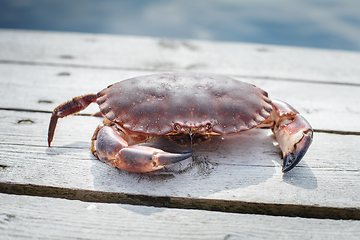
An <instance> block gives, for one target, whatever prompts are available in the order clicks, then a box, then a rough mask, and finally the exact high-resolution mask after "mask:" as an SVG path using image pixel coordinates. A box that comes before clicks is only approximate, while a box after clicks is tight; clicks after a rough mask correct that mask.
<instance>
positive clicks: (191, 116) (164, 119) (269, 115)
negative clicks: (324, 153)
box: [48, 73, 313, 173]
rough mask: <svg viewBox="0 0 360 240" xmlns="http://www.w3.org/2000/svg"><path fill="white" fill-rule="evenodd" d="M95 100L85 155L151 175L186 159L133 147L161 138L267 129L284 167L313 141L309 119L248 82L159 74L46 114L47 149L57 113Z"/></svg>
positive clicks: (120, 84) (115, 86)
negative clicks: (92, 128) (98, 118)
mask: <svg viewBox="0 0 360 240" xmlns="http://www.w3.org/2000/svg"><path fill="white" fill-rule="evenodd" d="M94 102H96V103H97V104H98V105H99V108H100V112H98V113H96V114H94V115H96V116H101V117H103V118H104V120H103V123H102V124H100V125H99V126H98V127H97V128H96V130H95V132H94V134H93V136H92V139H91V147H90V149H91V152H92V153H93V154H94V155H95V156H96V157H97V158H98V159H99V160H101V161H102V162H105V163H107V164H109V165H110V166H112V167H117V168H119V169H121V170H124V171H128V172H138V173H140V172H151V171H155V170H158V169H161V168H163V167H164V166H167V165H169V164H173V163H176V162H179V161H182V160H185V159H187V158H189V157H191V155H192V152H191V151H190V152H185V153H170V152H165V151H163V150H161V149H157V148H153V147H149V146H143V145H137V144H140V143H145V142H149V141H151V140H153V139H156V138H157V137H159V136H163V135H165V136H166V137H167V138H169V139H171V140H173V141H174V142H176V143H182V142H184V140H186V139H189V141H190V144H191V146H193V145H195V144H198V143H200V142H205V141H208V140H210V139H211V137H212V136H213V135H222V134H235V133H240V132H244V131H248V130H250V129H253V128H270V129H272V131H273V133H274V135H275V138H276V140H277V142H278V143H279V146H280V149H281V151H282V157H283V166H282V172H284V173H285V172H288V171H289V170H291V169H293V168H294V167H295V166H296V165H297V164H298V163H299V162H300V160H301V159H302V158H303V156H304V155H305V153H306V152H307V150H308V148H309V147H310V145H311V142H312V139H313V129H312V127H311V126H310V124H309V123H308V121H307V120H306V119H305V118H304V117H303V116H302V115H300V114H299V112H298V111H297V110H295V109H294V108H293V107H292V106H290V105H289V104H287V103H285V102H283V101H279V100H270V99H269V98H268V94H267V93H266V92H265V91H264V90H262V89H260V88H258V87H256V86H254V85H251V84H249V83H245V82H241V81H238V80H235V79H232V78H230V77H225V76H219V75H203V74H191V73H172V74H170V73H163V74H153V75H147V76H141V77H135V78H131V79H127V80H124V81H121V82H118V83H115V84H113V85H110V86H108V87H107V88H105V89H103V90H102V91H100V92H99V93H97V94H87V95H83V96H80V97H75V98H73V99H72V100H70V101H67V102H65V103H63V104H61V105H59V106H58V107H56V108H55V109H54V111H53V113H52V116H51V120H50V124H49V132H48V145H49V147H50V145H51V142H52V140H53V137H54V132H55V128H56V124H57V121H58V119H59V118H63V117H66V116H68V115H72V114H75V113H78V112H80V111H81V110H83V109H85V108H86V107H87V106H88V105H89V104H91V103H94Z"/></svg>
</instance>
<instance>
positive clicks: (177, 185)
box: [0, 111, 360, 209]
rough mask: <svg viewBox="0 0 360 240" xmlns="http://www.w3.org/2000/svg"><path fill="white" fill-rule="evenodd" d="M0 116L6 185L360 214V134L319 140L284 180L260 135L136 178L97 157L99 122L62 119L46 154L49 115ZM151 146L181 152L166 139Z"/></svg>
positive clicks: (207, 148)
mask: <svg viewBox="0 0 360 240" xmlns="http://www.w3.org/2000/svg"><path fill="white" fill-rule="evenodd" d="M29 114H30V115H29ZM1 115H2V118H0V133H1V135H0V149H1V150H0V165H1V166H3V170H2V171H1V173H2V174H1V175H0V181H1V182H3V183H12V184H35V185H42V186H55V187H63V188H70V189H85V190H95V191H104V192H121V193H127V194H143V195H151V196H174V197H183V198H200V199H211V200H216V199H218V200H219V199H224V200H233V201H245V202H256V203H279V204H300V205H309V206H322V207H334V208H354V209H359V201H360V198H359V191H360V190H359V189H360V174H359V169H360V163H359V162H358V161H354V159H356V158H357V156H358V155H359V154H360V152H359V148H358V146H359V144H360V136H349V135H337V134H323V133H318V134H316V141H314V143H313V145H312V146H311V148H310V150H309V152H308V154H307V155H306V156H305V157H304V159H303V161H302V162H300V164H299V166H298V167H297V168H295V169H293V170H292V171H291V172H289V173H287V174H285V175H283V174H282V173H281V167H280V165H281V160H280V151H279V149H278V148H277V147H276V146H274V145H273V144H272V142H273V141H274V138H273V136H268V134H269V132H270V131H269V130H261V129H258V130H253V131H252V133H251V132H247V133H244V134H241V135H237V136H227V137H225V138H224V139H222V138H221V137H220V138H216V139H213V141H211V142H209V143H207V144H203V145H199V146H196V148H194V149H193V150H194V156H195V157H194V158H193V159H189V160H186V161H185V162H182V163H179V164H175V165H174V166H172V167H168V168H166V170H164V171H160V172H158V173H156V172H154V173H149V174H134V173H127V172H123V171H121V170H118V169H115V168H112V167H109V166H108V165H106V164H104V163H102V162H100V161H98V160H97V159H96V158H95V157H93V156H92V155H91V153H90V151H89V146H90V137H91V135H92V129H94V128H95V126H96V125H97V124H98V123H99V121H100V119H98V118H93V117H85V116H75V117H68V118H65V119H62V121H61V124H59V126H58V129H57V135H56V138H55V140H54V147H51V148H47V146H46V132H47V122H48V117H49V116H48V114H44V113H27V112H12V111H1ZM27 119H28V121H21V120H27ZM84 122H86V124H81V123H84ZM79 123H80V124H79ZM74 126H76V127H74ZM88 127H90V129H87V128H88ZM85 130H87V131H85ZM152 144H153V145H154V146H156V147H163V148H164V149H166V150H170V151H177V150H179V147H178V146H174V145H173V144H172V143H169V142H168V141H166V140H164V139H160V140H157V141H155V142H154V143H152Z"/></svg>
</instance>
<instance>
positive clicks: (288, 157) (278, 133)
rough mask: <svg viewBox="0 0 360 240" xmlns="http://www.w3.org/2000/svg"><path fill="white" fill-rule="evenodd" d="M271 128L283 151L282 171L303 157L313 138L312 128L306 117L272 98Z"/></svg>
mask: <svg viewBox="0 0 360 240" xmlns="http://www.w3.org/2000/svg"><path fill="white" fill-rule="evenodd" d="M272 105H273V108H274V110H273V114H272V118H273V120H274V125H273V127H272V130H273V132H274V134H275V137H276V140H277V141H278V143H279V146H280V149H281V151H282V153H283V168H282V171H283V172H284V173H285V172H288V171H290V170H291V169H293V168H294V167H295V166H296V165H297V164H298V163H299V162H300V160H301V159H302V158H303V156H304V155H305V153H306V152H307V150H308V148H309V147H310V145H311V143H312V139H313V129H312V127H311V125H310V124H309V122H308V121H306V119H305V118H304V117H303V116H302V115H300V114H299V112H298V111H297V110H296V109H294V108H293V107H292V106H290V105H289V104H287V103H285V102H282V101H279V100H272Z"/></svg>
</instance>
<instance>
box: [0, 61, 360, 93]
mask: <svg viewBox="0 0 360 240" xmlns="http://www.w3.org/2000/svg"><path fill="white" fill-rule="evenodd" d="M0 64H11V65H27V66H49V67H69V68H82V69H98V70H121V71H139V72H154V73H158V72H161V69H156V68H144V67H143V68H138V67H136V68H135V67H111V66H92V65H84V64H74V63H72V64H66V63H61V64H60V63H50V62H30V61H18V60H17V61H12V60H0ZM163 71H165V72H178V71H180V72H181V71H186V69H172V70H171V71H169V70H163ZM220 75H223V74H220ZM227 76H228V77H235V78H244V79H263V80H264V79H266V80H273V81H286V82H303V83H309V84H319V83H320V84H331V85H344V86H356V87H360V84H359V83H351V82H335V81H318V80H311V79H300V78H299V79H296V78H282V77H270V76H261V75H259V76H251V75H240V74H227Z"/></svg>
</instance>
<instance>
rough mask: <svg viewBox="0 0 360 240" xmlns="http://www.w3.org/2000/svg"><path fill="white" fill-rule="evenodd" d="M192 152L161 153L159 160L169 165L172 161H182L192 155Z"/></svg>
mask: <svg viewBox="0 0 360 240" xmlns="http://www.w3.org/2000/svg"><path fill="white" fill-rule="evenodd" d="M191 155H192V152H187V153H171V154H161V155H159V162H160V163H161V164H162V165H169V164H172V163H176V162H180V161H182V160H185V159H187V158H189V157H191Z"/></svg>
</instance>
